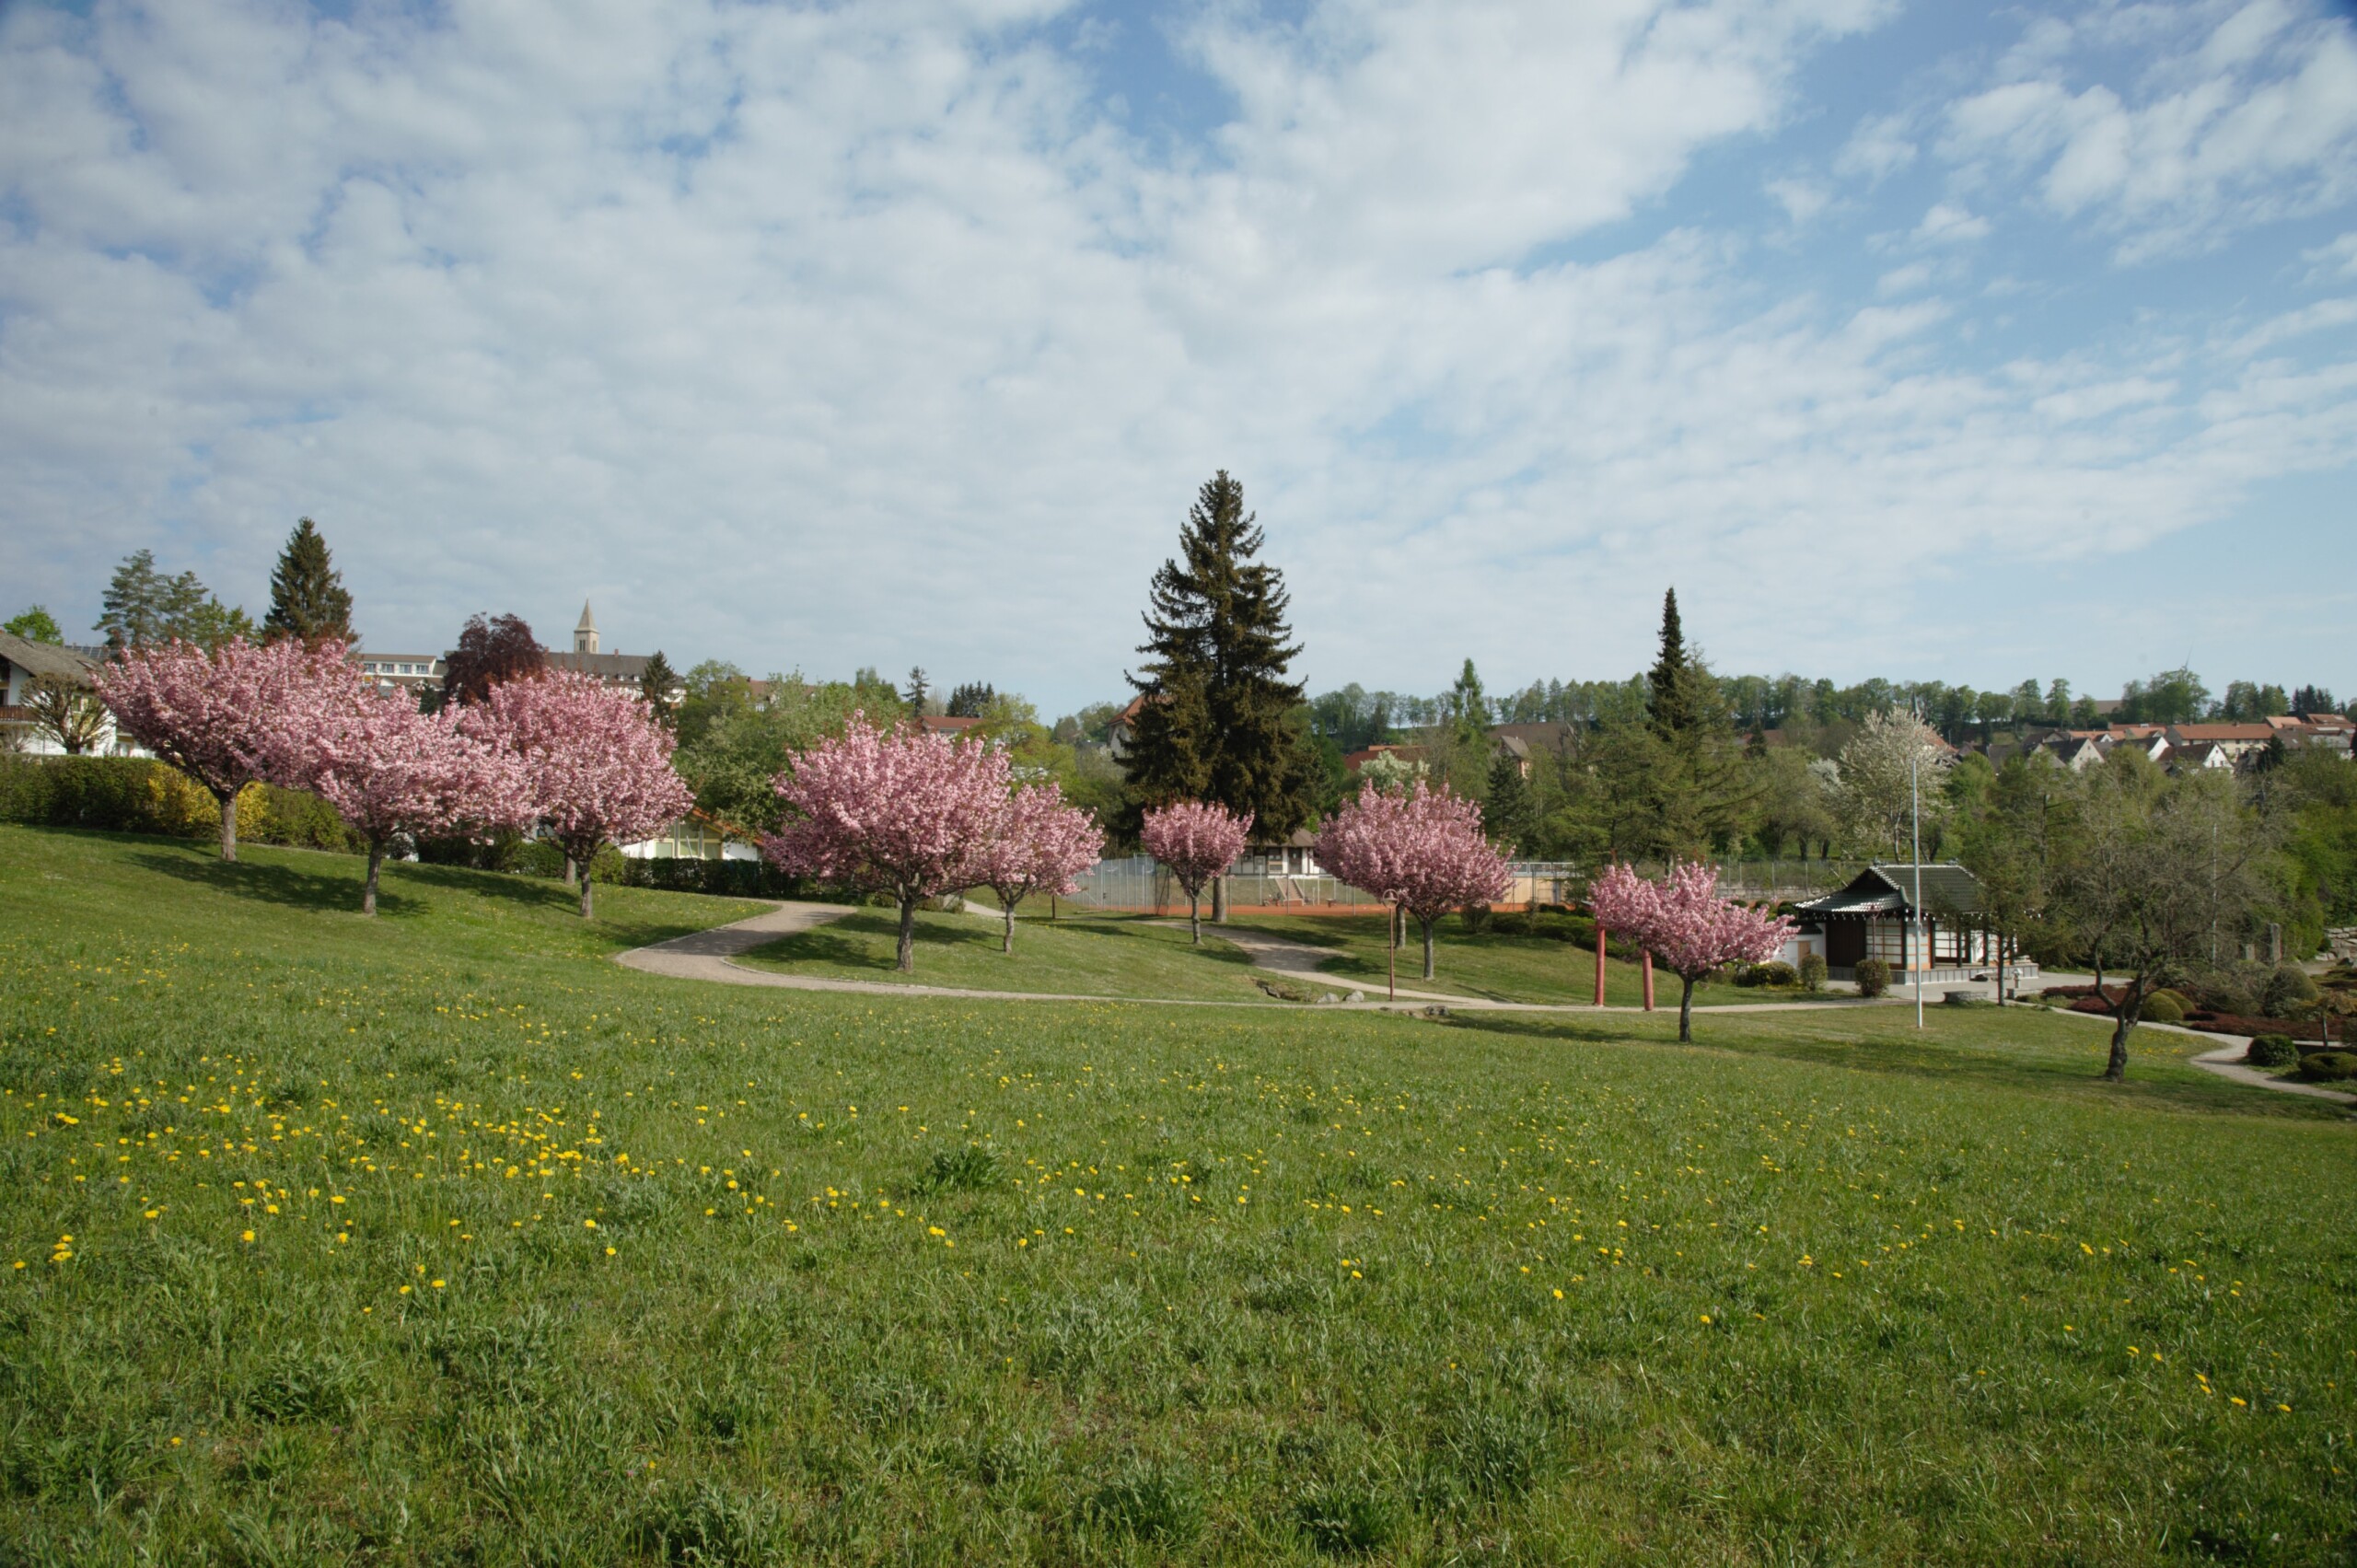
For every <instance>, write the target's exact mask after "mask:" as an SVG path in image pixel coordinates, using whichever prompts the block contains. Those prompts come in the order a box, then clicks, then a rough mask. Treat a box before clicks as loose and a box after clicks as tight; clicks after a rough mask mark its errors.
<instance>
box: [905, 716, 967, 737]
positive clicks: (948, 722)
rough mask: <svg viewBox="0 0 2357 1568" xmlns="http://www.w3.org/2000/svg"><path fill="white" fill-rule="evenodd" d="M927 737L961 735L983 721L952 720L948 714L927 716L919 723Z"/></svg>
mask: <svg viewBox="0 0 2357 1568" xmlns="http://www.w3.org/2000/svg"><path fill="white" fill-rule="evenodd" d="M917 722H918V723H919V724H921V725H923V726H924V732H925V733H926V734H927V735H961V734H963V733H965V732H966V731H967V730H970V729H971V728H973V727H974V726H976V725H978V724H980V723H981V722H982V721H981V720H980V719H976V718H952V717H950V716H949V715H948V714H925V715H924V717H923V718H922V719H920V720H918V721H917Z"/></svg>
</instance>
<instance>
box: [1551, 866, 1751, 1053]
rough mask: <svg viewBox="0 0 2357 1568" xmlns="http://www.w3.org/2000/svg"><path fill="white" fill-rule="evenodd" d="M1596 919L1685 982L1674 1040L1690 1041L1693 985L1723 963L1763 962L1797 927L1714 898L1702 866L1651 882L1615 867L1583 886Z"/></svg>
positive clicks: (1713, 885) (1715, 880)
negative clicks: (1628, 938)
mask: <svg viewBox="0 0 2357 1568" xmlns="http://www.w3.org/2000/svg"><path fill="white" fill-rule="evenodd" d="M1587 900H1588V907H1589V908H1590V909H1592V910H1594V911H1595V912H1596V923H1597V924H1598V925H1600V926H1606V927H1609V928H1610V929H1612V930H1614V931H1621V932H1626V933H1627V934H1628V935H1629V937H1630V939H1631V941H1633V942H1635V943H1636V944H1637V945H1638V946H1639V947H1643V948H1644V949H1645V951H1647V952H1649V953H1651V954H1652V955H1653V956H1654V957H1655V958H1657V959H1659V960H1660V961H1661V963H1662V965H1663V966H1664V967H1665V968H1666V969H1667V970H1669V971H1670V972H1671V973H1672V974H1674V975H1676V976H1678V979H1679V980H1681V981H1685V982H1686V986H1685V990H1684V991H1683V992H1682V993H1680V994H1679V996H1678V1039H1679V1040H1681V1041H1686V1042H1690V1041H1692V1040H1693V1039H1694V984H1695V982H1696V981H1699V980H1701V978H1702V977H1703V976H1705V975H1707V974H1709V973H1711V972H1712V971H1713V970H1716V969H1719V968H1720V967H1722V966H1723V965H1726V964H1757V963H1765V962H1766V961H1767V960H1768V959H1770V958H1774V957H1775V956H1776V950H1777V949H1778V948H1780V947H1782V946H1783V945H1784V942H1785V939H1786V938H1788V937H1790V936H1791V935H1792V934H1793V932H1794V924H1793V922H1792V920H1791V919H1790V918H1789V917H1788V916H1784V915H1774V914H1770V913H1769V912H1767V911H1765V910H1759V909H1753V908H1751V907H1749V906H1748V905H1746V904H1740V903H1737V902H1736V900H1733V899H1723V898H1721V897H1719V874H1718V873H1717V872H1716V871H1713V869H1711V868H1710V867H1709V866H1707V865H1694V864H1690V863H1689V864H1688V865H1676V866H1672V867H1671V868H1670V872H1669V875H1668V876H1666V877H1663V878H1662V879H1661V880H1660V881H1658V882H1648V881H1646V880H1645V879H1644V878H1643V877H1640V876H1638V875H1637V874H1636V872H1634V871H1632V870H1631V869H1630V868H1629V867H1628V866H1626V865H1614V866H1612V867H1611V868H1610V869H1608V870H1607V871H1606V872H1605V873H1604V875H1603V876H1601V877H1597V878H1596V880H1595V881H1594V882H1592V883H1590V884H1589V885H1588V890H1587Z"/></svg>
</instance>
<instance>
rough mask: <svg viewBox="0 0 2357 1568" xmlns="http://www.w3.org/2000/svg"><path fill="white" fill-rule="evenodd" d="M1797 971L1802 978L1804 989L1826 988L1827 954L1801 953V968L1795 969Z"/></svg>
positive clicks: (1801, 983) (1801, 982)
mask: <svg viewBox="0 0 2357 1568" xmlns="http://www.w3.org/2000/svg"><path fill="white" fill-rule="evenodd" d="M1795 973H1796V974H1797V976H1798V978H1799V980H1800V985H1801V989H1802V990H1803V991H1822V990H1824V989H1825V955H1824V954H1822V953H1803V954H1802V955H1801V962H1800V968H1799V969H1798V970H1796V971H1795Z"/></svg>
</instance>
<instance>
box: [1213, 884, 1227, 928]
mask: <svg viewBox="0 0 2357 1568" xmlns="http://www.w3.org/2000/svg"><path fill="white" fill-rule="evenodd" d="M1212 923H1213V925H1225V924H1226V923H1227V873H1226V872H1225V871H1223V872H1221V873H1220V874H1219V875H1218V876H1216V877H1213V878H1212Z"/></svg>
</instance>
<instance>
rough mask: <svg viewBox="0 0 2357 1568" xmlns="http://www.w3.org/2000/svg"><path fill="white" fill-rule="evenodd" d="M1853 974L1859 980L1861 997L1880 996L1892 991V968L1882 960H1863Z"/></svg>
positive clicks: (1860, 960)
mask: <svg viewBox="0 0 2357 1568" xmlns="http://www.w3.org/2000/svg"><path fill="white" fill-rule="evenodd" d="M1851 972H1852V974H1853V975H1854V976H1855V977H1856V979H1857V981H1858V994H1859V995H1861V996H1880V995H1881V994H1882V993H1884V992H1886V991H1888V990H1889V989H1890V966H1889V965H1888V964H1887V963H1885V962H1883V961H1882V960H1881V959H1880V958H1861V959H1859V960H1858V967H1857V968H1856V969H1855V970H1852V971H1851Z"/></svg>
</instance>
